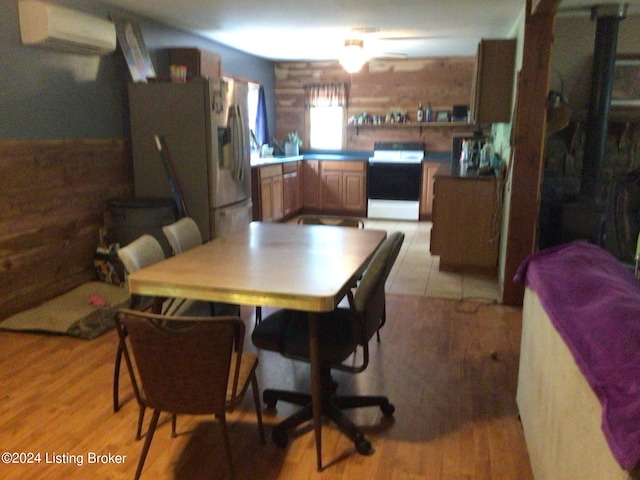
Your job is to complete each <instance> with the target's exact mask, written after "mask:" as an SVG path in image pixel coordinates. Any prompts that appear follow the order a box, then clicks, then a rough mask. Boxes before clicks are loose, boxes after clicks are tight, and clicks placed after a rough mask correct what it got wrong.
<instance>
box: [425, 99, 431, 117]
mask: <svg viewBox="0 0 640 480" xmlns="http://www.w3.org/2000/svg"><path fill="white" fill-rule="evenodd" d="M430 121H431V102H428V103H427V110H426V112H425V122H430Z"/></svg>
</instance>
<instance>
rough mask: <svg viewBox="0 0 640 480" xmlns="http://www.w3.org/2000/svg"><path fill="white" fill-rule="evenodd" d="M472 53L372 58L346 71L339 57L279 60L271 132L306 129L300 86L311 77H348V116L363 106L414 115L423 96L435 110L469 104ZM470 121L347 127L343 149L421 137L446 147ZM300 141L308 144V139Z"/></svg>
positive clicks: (433, 146)
mask: <svg viewBox="0 0 640 480" xmlns="http://www.w3.org/2000/svg"><path fill="white" fill-rule="evenodd" d="M474 66H475V57H442V58H424V59H410V60H372V61H370V62H369V63H367V64H366V65H365V66H364V67H363V69H362V70H361V71H360V72H359V73H356V74H353V75H349V74H348V73H346V72H345V71H344V69H343V68H342V67H341V66H340V64H339V63H338V62H335V61H331V62H278V63H276V67H275V72H276V74H275V76H276V86H275V96H276V117H277V119H278V122H277V125H276V133H275V136H276V138H277V139H278V140H280V141H282V140H283V139H284V138H285V137H286V134H287V133H288V132H291V131H294V130H298V131H299V132H305V134H303V141H305V142H307V141H308V134H307V133H306V132H307V121H306V116H305V109H304V86H305V85H308V84H312V83H331V82H346V83H347V84H348V85H349V89H348V96H349V105H348V110H347V118H348V117H351V116H357V115H360V114H361V113H363V112H367V113H370V114H372V115H386V113H387V112H389V111H391V110H394V109H405V110H406V111H407V113H408V114H409V116H410V118H411V119H413V120H414V121H415V110H416V109H417V107H418V104H419V103H420V102H422V104H423V106H424V107H426V105H427V102H430V103H431V106H432V110H433V112H434V115H435V112H436V111H438V110H449V111H450V110H451V109H452V107H453V105H470V104H471V85H472V82H473V74H474ZM469 130H473V127H472V126H464V127H458V126H456V127H454V126H451V129H448V127H447V128H440V127H438V128H437V129H433V128H429V129H423V130H420V129H418V128H415V129H412V128H409V129H397V128H394V129H391V128H375V129H369V130H364V129H362V130H356V129H354V128H352V127H349V128H348V129H347V134H346V144H345V149H347V150H373V144H374V142H376V141H386V140H388V141H418V142H425V144H426V148H427V150H428V151H449V150H450V149H451V140H450V138H451V134H452V132H453V131H455V132H456V133H463V132H464V133H466V132H468V131H469ZM303 147H305V148H308V143H305V144H304V145H303Z"/></svg>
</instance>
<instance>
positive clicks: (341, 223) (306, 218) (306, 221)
mask: <svg viewBox="0 0 640 480" xmlns="http://www.w3.org/2000/svg"><path fill="white" fill-rule="evenodd" d="M298 224H301V225H332V226H336V227H355V228H364V222H363V221H362V219H360V218H357V217H336V216H330V215H302V216H300V217H298Z"/></svg>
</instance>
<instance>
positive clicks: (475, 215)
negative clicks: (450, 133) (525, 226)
mask: <svg viewBox="0 0 640 480" xmlns="http://www.w3.org/2000/svg"><path fill="white" fill-rule="evenodd" d="M448 170H449V166H448V165H446V166H444V167H442V168H441V169H440V170H439V171H438V172H437V173H436V175H435V182H434V202H433V226H432V229H431V246H430V250H431V254H432V255H439V256H440V270H442V271H449V272H470V273H482V274H487V275H497V268H498V248H499V243H500V242H499V228H500V227H499V225H500V222H499V221H498V220H499V219H498V218H496V216H500V212H498V211H497V207H498V205H497V204H498V202H497V201H496V200H497V195H496V193H497V192H496V189H497V188H500V187H499V184H498V182H496V178H495V177H493V176H486V177H484V176H479V177H478V176H474V177H460V176H451V175H450V174H449V173H448Z"/></svg>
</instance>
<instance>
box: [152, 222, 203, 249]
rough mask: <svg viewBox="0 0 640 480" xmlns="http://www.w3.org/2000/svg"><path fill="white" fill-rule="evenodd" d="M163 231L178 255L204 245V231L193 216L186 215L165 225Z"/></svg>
mask: <svg viewBox="0 0 640 480" xmlns="http://www.w3.org/2000/svg"><path fill="white" fill-rule="evenodd" d="M162 232H163V233H164V236H165V237H167V241H168V242H169V245H171V249H172V250H173V253H174V254H176V255H177V254H179V253H182V252H184V251H186V250H189V249H190V248H193V247H196V246H198V245H202V233H201V232H200V228H198V224H197V223H196V222H195V221H194V220H193V218H191V217H184V218H181V219H180V220H178V221H177V222H174V223H172V224H171V225H165V226H164V227H162Z"/></svg>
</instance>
